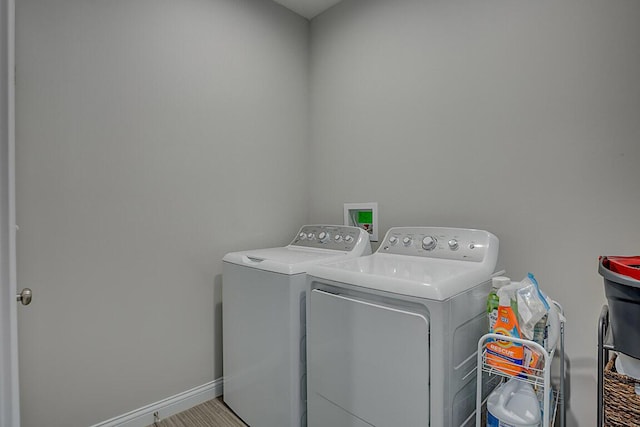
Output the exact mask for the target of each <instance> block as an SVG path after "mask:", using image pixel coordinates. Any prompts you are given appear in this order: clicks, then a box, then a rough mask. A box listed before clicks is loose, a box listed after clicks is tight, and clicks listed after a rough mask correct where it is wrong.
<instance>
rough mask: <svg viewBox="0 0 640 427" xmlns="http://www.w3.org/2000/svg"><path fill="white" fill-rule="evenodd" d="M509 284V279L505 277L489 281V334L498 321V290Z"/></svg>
mask: <svg viewBox="0 0 640 427" xmlns="http://www.w3.org/2000/svg"><path fill="white" fill-rule="evenodd" d="M510 283H511V279H509V278H508V277H505V276H498V277H494V278H492V279H491V291H490V292H489V296H488V297H487V317H488V318H489V333H493V328H494V326H495V325H496V320H498V305H500V299H499V298H498V289H500V288H502V287H503V286H505V285H508V284H510Z"/></svg>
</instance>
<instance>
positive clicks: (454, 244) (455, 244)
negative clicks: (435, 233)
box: [449, 239, 459, 251]
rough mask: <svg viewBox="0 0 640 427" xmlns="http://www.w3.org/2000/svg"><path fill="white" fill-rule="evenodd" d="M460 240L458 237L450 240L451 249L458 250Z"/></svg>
mask: <svg viewBox="0 0 640 427" xmlns="http://www.w3.org/2000/svg"><path fill="white" fill-rule="evenodd" d="M458 247H459V245H458V241H457V240H456V239H451V240H449V249H451V250H452V251H456V250H458Z"/></svg>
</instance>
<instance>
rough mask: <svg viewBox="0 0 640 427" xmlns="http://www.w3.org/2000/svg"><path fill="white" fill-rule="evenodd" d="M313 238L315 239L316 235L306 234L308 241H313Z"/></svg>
mask: <svg viewBox="0 0 640 427" xmlns="http://www.w3.org/2000/svg"><path fill="white" fill-rule="evenodd" d="M315 238H316V235H315V234H313V233H309V234H307V239H309V240H313V239H315Z"/></svg>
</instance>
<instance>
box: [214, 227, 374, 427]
mask: <svg viewBox="0 0 640 427" xmlns="http://www.w3.org/2000/svg"><path fill="white" fill-rule="evenodd" d="M369 254H371V245H370V243H369V235H368V234H367V233H366V232H365V231H364V230H362V229H360V228H357V227H343V226H330V225H306V226H304V227H302V228H301V229H300V231H299V232H298V234H296V237H295V238H294V240H293V242H291V244H290V245H288V246H286V247H280V248H271V249H259V250H250V251H244V252H233V253H229V254H227V255H225V257H224V259H223V261H224V262H223V270H222V276H223V279H222V280H223V284H222V286H223V287H222V304H223V306H222V328H223V373H224V401H225V403H226V404H227V405H228V406H229V407H230V408H231V409H232V410H233V411H234V412H235V413H236V414H237V415H238V416H239V417H240V418H242V420H243V421H244V422H245V423H247V424H248V425H249V426H252V427H289V426H291V427H294V426H295V427H298V426H302V427H304V426H306V403H305V401H306V395H305V392H306V351H305V350H306V342H305V331H306V330H305V316H306V313H305V310H306V300H305V297H306V292H305V291H306V274H305V273H306V271H307V269H308V268H309V267H310V266H312V265H315V264H318V263H323V262H331V261H337V260H346V259H349V258H354V257H358V256H362V255H369Z"/></svg>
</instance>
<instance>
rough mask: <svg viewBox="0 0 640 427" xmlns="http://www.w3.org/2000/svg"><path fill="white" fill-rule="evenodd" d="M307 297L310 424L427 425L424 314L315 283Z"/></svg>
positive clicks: (312, 426)
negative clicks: (326, 289) (330, 290)
mask: <svg viewBox="0 0 640 427" xmlns="http://www.w3.org/2000/svg"><path fill="white" fill-rule="evenodd" d="M309 304H310V307H309V318H308V322H307V325H308V336H307V344H308V354H307V362H308V364H307V367H308V390H309V392H308V422H309V427H326V426H328V425H331V423H328V422H330V421H331V420H336V419H340V420H345V421H342V422H341V426H360V425H366V424H369V425H373V426H376V427H397V426H427V425H429V321H428V319H427V318H426V317H425V316H423V315H422V314H418V313H413V312H409V311H405V310H402V309H399V308H393V307H388V306H384V305H379V304H375V303H371V302H368V301H364V300H359V299H356V298H352V297H345V296H341V295H335V294H330V293H327V292H323V291H320V290H317V289H316V290H313V291H312V292H311V295H310V303H309ZM347 419H350V421H349V422H346V420H347ZM363 422H364V423H366V424H363Z"/></svg>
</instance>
